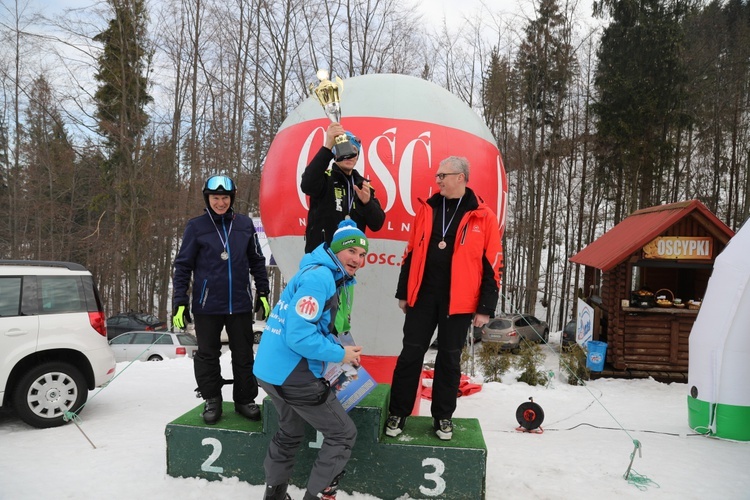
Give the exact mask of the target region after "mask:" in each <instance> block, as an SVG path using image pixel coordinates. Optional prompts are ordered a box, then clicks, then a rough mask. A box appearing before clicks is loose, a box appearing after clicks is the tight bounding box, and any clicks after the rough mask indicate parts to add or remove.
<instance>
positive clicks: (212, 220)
mask: <svg viewBox="0 0 750 500" xmlns="http://www.w3.org/2000/svg"><path fill="white" fill-rule="evenodd" d="M206 215H208V218H209V219H211V224H213V225H214V229H216V234H218V235H219V240H221V244H222V246H223V247H224V252H225V253H226V251H227V244H228V243H229V235H230V234H232V225H233V224H234V217H232V221H231V222H230V223H229V232H228V233H227V240H226V241H224V238H222V237H221V231H219V226H217V225H216V221H214V218H213V217H211V214H210V213H209V212H208V209H206ZM453 215H456V214H453ZM451 220H452V219H451Z"/></svg>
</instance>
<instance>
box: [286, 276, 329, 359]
mask: <svg viewBox="0 0 750 500" xmlns="http://www.w3.org/2000/svg"><path fill="white" fill-rule="evenodd" d="M335 293H336V284H335V283H334V280H333V276H331V272H330V271H329V270H328V269H325V268H318V269H316V270H314V271H310V272H307V273H304V275H303V277H302V280H301V282H300V285H299V286H298V287H297V290H296V292H295V293H294V295H293V296H292V298H291V300H290V302H289V304H285V306H284V307H288V308H289V310H288V311H287V315H286V322H287V324H286V325H285V327H286V333H285V335H286V339H285V341H286V344H287V345H288V346H289V348H290V349H292V350H293V351H294V352H296V353H297V354H299V355H300V356H302V357H304V358H307V359H315V360H319V361H325V362H340V361H342V360H343V359H344V349H343V348H342V347H341V346H340V345H339V344H338V343H337V342H336V341H335V339H332V338H330V337H331V335H330V334H329V333H328V328H329V324H330V314H331V312H330V311H329V310H326V304H327V303H328V301H329V300H330V299H331V298H332V297H333V296H334V295H335Z"/></svg>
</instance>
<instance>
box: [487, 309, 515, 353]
mask: <svg viewBox="0 0 750 500" xmlns="http://www.w3.org/2000/svg"><path fill="white" fill-rule="evenodd" d="M482 342H487V343H498V344H500V348H502V349H506V350H509V351H514V352H518V345H519V344H520V343H521V337H520V336H519V335H518V332H517V331H516V330H515V328H513V321H511V319H510V318H506V317H503V316H501V317H496V318H492V319H490V322H489V323H487V324H486V325H484V326H483V327H482Z"/></svg>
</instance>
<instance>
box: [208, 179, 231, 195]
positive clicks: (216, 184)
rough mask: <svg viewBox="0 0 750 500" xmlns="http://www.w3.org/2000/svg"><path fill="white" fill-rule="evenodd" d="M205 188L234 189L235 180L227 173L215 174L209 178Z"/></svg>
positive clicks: (210, 189) (211, 189) (213, 189)
mask: <svg viewBox="0 0 750 500" xmlns="http://www.w3.org/2000/svg"><path fill="white" fill-rule="evenodd" d="M204 189H207V190H208V191H219V190H223V191H228V192H229V191H234V190H235V188H234V181H232V179H230V178H229V177H227V176H226V175H214V176H213V177H209V178H208V180H207V181H206V187H205V188H204Z"/></svg>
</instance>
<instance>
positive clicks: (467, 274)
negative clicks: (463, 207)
mask: <svg viewBox="0 0 750 500" xmlns="http://www.w3.org/2000/svg"><path fill="white" fill-rule="evenodd" d="M467 195H468V196H469V200H470V201H469V203H470V205H468V206H469V207H470V209H469V210H468V211H467V212H466V213H465V214H464V216H463V218H462V219H461V222H460V223H459V225H458V231H457V233H456V243H455V246H454V248H453V257H452V261H451V290H450V306H449V310H448V314H464V313H479V314H491V313H493V312H494V311H495V306H496V305H497V297H498V290H499V287H500V278H501V275H502V272H501V271H500V269H501V268H502V267H503V248H502V244H501V243H500V229H499V227H498V223H497V216H496V215H495V213H494V212H493V211H492V209H490V207H489V206H488V205H487V204H486V203H485V202H484V201H483V200H482V199H481V198H479V197H478V196H476V195H475V194H474V192H473V191H472V190H471V189H469V188H466V194H465V195H464V196H467ZM440 198H442V196H441V195H440V194H436V195H434V196H432V197H431V198H430V199H429V200H427V201H425V200H422V199H419V202H420V204H421V207H420V208H419V210H418V212H417V215H416V217H415V218H414V222H413V223H412V228H411V233H410V234H409V241H408V243H407V245H406V250H405V251H404V256H403V259H402V262H401V265H402V269H401V274H402V276H401V277H400V279H399V290H398V291H397V292H396V298H399V299H406V302H407V304H408V305H409V306H413V305H414V304H415V302H416V301H417V295H418V294H419V288H420V286H421V284H422V274H423V273H424V267H425V261H426V258H427V247H428V246H429V242H430V234H431V233H432V220H433V206H432V205H433V204H434V203H436V202H437V200H439V199H440ZM472 199H473V202H472V201H471V200H472ZM404 278H406V282H405V283H404ZM404 285H405V290H403V288H404ZM404 292H405V293H404Z"/></svg>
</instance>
